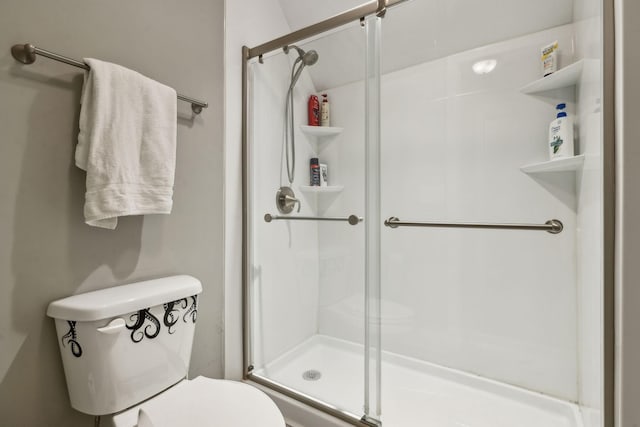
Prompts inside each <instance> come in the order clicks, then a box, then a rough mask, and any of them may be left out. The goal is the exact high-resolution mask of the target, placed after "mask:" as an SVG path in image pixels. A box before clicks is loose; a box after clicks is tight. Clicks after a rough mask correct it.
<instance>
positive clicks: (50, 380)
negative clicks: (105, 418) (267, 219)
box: [0, 0, 224, 426]
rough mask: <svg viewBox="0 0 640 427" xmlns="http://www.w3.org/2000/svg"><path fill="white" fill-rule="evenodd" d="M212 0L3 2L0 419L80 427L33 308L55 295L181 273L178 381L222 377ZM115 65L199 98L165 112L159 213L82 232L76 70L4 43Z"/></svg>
mask: <svg viewBox="0 0 640 427" xmlns="http://www.w3.org/2000/svg"><path fill="white" fill-rule="evenodd" d="M223 16H224V14H223V1H222V0H193V1H190V2H188V3H184V2H175V1H166V0H161V1H157V0H156V1H153V0H136V1H129V0H126V1H125V0H111V1H104V0H83V1H79V0H75V1H72V0H58V1H55V2H52V1H47V0H28V1H25V0H4V1H3V2H2V4H1V5H0V41H1V43H0V135H1V136H0V381H1V383H0V420H1V421H0V424H2V425H8V426H9V425H10V426H62V425H64V426H76V425H89V424H88V423H89V422H91V419H90V418H89V417H87V416H84V415H81V414H79V413H77V412H75V411H74V410H72V409H71V408H70V407H69V401H68V397H67V390H66V385H65V381H64V376H63V372H62V365H61V362H60V356H59V353H58V344H57V338H56V335H55V330H54V326H53V321H52V320H51V319H48V318H47V317H45V309H46V307H47V304H48V303H49V302H50V301H52V300H54V299H57V298H61V297H64V296H67V295H71V294H75V293H79V292H86V291H89V290H94V289H100V288H105V287H108V286H113V285H118V284H123V283H128V282H131V281H136V280H140V279H147V278H155V277H160V276H164V275H170V274H176V273H187V274H192V275H194V276H196V277H198V278H200V279H201V280H202V282H203V285H204V293H203V295H202V298H201V302H200V311H199V314H198V316H199V317H198V330H197V332H196V341H195V348H194V355H193V357H192V362H191V375H207V376H211V377H220V376H222V369H223V366H222V347H223V326H222V322H223V285H222V281H223V279H222V277H223V274H222V268H223V240H222V237H223V236H222V234H223V231H222V230H223V227H222V212H223V206H222V195H223V186H222V180H223V162H222V148H223V144H222V97H223V68H222V58H223V31H224V30H223ZM25 42H31V43H34V44H35V45H37V46H40V47H42V48H45V49H49V50H52V51H54V52H59V53H61V54H64V55H67V56H71V57H74V58H82V57H83V56H89V57H96V58H100V59H104V60H107V61H112V62H117V63H120V64H122V65H124V66H127V67H130V68H133V69H136V70H138V71H140V72H141V73H143V74H145V75H147V76H149V77H151V78H154V79H157V80H159V81H162V82H164V83H166V84H168V85H170V86H173V87H175V88H176V89H177V90H178V91H179V92H181V93H183V94H186V95H191V96H193V97H196V98H201V99H204V100H208V101H209V102H210V103H211V107H210V108H209V109H207V110H205V111H204V112H203V114H202V115H201V116H200V117H197V118H195V120H192V119H191V111H190V108H189V105H188V104H186V103H182V102H180V103H179V106H178V109H179V116H180V117H179V118H178V155H177V157H178V161H177V169H176V184H175V195H174V208H173V213H172V214H171V215H170V216H147V217H144V218H143V217H129V218H124V219H121V220H120V221H119V225H118V228H117V229H116V230H115V231H107V230H99V229H94V228H91V227H88V226H86V225H85V224H84V223H83V217H82V207H83V198H84V179H85V174H84V172H82V171H80V170H79V169H77V168H76V167H75V166H74V163H73V152H74V144H75V141H76V135H77V131H78V129H77V120H78V113H79V104H78V100H79V96H80V90H81V86H82V77H81V74H80V72H79V70H77V69H75V68H72V67H69V66H66V65H63V64H59V63H56V62H53V61H51V60H48V59H46V58H39V59H38V60H37V61H36V63H35V64H33V65H30V66H22V65H19V64H17V63H16V62H15V61H14V60H13V58H12V57H11V55H10V53H9V47H10V46H11V45H12V44H14V43H25Z"/></svg>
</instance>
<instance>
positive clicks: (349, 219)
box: [264, 213, 363, 225]
mask: <svg viewBox="0 0 640 427" xmlns="http://www.w3.org/2000/svg"><path fill="white" fill-rule="evenodd" d="M278 220H288V221H346V222H348V223H349V224H351V225H358V223H360V222H362V221H363V218H361V217H359V216H356V215H349V216H348V217H346V218H345V217H318V216H279V215H271V214H269V213H268V214H265V215H264V222H271V221H278Z"/></svg>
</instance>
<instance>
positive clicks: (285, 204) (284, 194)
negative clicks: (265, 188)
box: [276, 187, 301, 214]
mask: <svg viewBox="0 0 640 427" xmlns="http://www.w3.org/2000/svg"><path fill="white" fill-rule="evenodd" d="M296 203H297V204H298V212H300V205H301V203H300V200H299V199H297V198H296V195H295V193H294V192H293V190H292V189H291V187H280V189H278V191H277V192H276V207H277V208H278V211H280V213H283V214H288V213H291V212H292V211H293V208H294V207H295V206H296Z"/></svg>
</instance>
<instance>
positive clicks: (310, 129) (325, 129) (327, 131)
mask: <svg viewBox="0 0 640 427" xmlns="http://www.w3.org/2000/svg"><path fill="white" fill-rule="evenodd" d="M300 129H301V130H302V132H303V133H304V134H306V135H311V136H316V137H328V136H336V135H339V134H340V133H342V128H339V127H333V126H306V125H300Z"/></svg>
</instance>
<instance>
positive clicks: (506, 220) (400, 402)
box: [243, 0, 612, 427]
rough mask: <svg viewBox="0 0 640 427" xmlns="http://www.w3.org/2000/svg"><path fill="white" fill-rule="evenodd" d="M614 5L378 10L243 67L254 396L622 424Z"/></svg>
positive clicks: (260, 54)
mask: <svg viewBox="0 0 640 427" xmlns="http://www.w3.org/2000/svg"><path fill="white" fill-rule="evenodd" d="M602 7H603V4H602V2H600V1H596V0H560V1H558V0H553V1H552V0H543V1H538V2H530V1H527V0H517V1H514V0H504V1H501V0H498V1H489V0H483V1H475V0H461V1H457V2H451V1H446V0H405V1H397V0H396V1H387V2H384V1H373V2H369V3H363V4H362V5H361V6H358V7H356V8H355V9H351V10H349V11H346V12H344V13H342V14H340V15H338V16H335V17H333V18H330V19H327V20H324V21H322V20H321V19H320V18H319V20H320V21H321V22H320V23H318V24H316V25H312V26H311V27H307V28H303V29H300V30H297V31H294V32H293V33H291V34H288V35H283V36H282V37H280V38H278V39H275V40H272V41H265V43H263V44H261V45H258V46H255V47H247V48H245V49H244V50H243V52H244V57H245V63H244V68H243V72H244V108H243V115H244V123H245V128H244V131H245V135H244V159H243V161H244V173H245V176H244V178H245V188H244V203H245V211H246V212H245V218H244V239H245V240H244V247H245V256H244V322H245V323H244V331H245V337H244V358H245V359H244V363H245V378H246V379H247V380H249V381H253V382H255V383H258V384H260V385H262V386H264V387H266V388H267V389H268V390H273V391H274V393H280V394H284V395H286V396H288V397H291V398H294V399H296V400H297V401H299V402H302V403H304V404H305V405H309V406H310V407H313V408H315V409H319V410H321V411H324V412H326V413H328V414H330V415H333V416H334V417H336V418H338V419H340V420H342V421H346V422H348V423H351V424H353V425H360V426H378V425H383V426H392V427H405V426H406V427H408V426H430V427H431V426H434V427H454V426H457V427H460V426H467V427H502V426H509V427H513V426H518V427H542V426H544V427H609V425H610V424H609V422H610V420H611V418H610V417H611V413H610V411H609V404H610V402H608V400H607V399H606V398H605V396H607V395H608V394H609V393H608V387H610V378H611V375H612V372H611V369H610V365H608V363H607V360H608V358H609V357H610V354H611V351H612V349H611V346H610V340H609V339H608V337H610V333H611V330H612V326H611V322H610V319H609V318H608V317H607V315H606V312H607V310H606V307H607V305H606V301H605V295H607V292H608V289H610V286H611V276H610V274H609V273H608V272H609V271H610V268H609V266H608V265H607V264H606V263H605V260H606V259H607V258H608V257H607V253H608V252H607V251H609V250H610V249H611V244H610V243H611V241H610V240H609V239H610V237H609V235H608V234H607V233H606V229H607V217H606V215H605V213H604V208H603V194H605V192H607V191H611V188H612V187H611V183H612V177H611V176H610V174H609V172H607V171H606V170H605V168H604V167H603V164H605V161H606V160H607V155H608V154H607V153H610V152H609V151H607V149H606V144H607V143H606V142H605V138H604V137H603V114H604V112H605V111H606V110H607V108H611V106H610V104H609V103H610V101H609V98H608V95H606V94H605V92H604V89H603V87H604V85H603V82H605V81H606V76H605V75H604V74H603V71H602V69H603V68H602V57H603V49H604V47H603V40H604V36H603V34H604V33H603V32H604V31H605V29H604V28H605V27H604V25H603V18H602ZM498 10H499V13H497V11H498ZM554 42H557V46H558V50H557V52H556V57H555V60H556V61H557V62H556V65H557V71H555V72H554V73H552V74H550V75H547V76H543V68H542V63H541V59H542V58H541V48H542V47H544V46H546V45H549V44H550V43H554ZM324 94H326V95H327V97H328V100H329V102H330V104H331V123H330V126H309V123H308V122H307V116H308V115H307V108H308V100H309V97H310V96H311V95H317V96H320V95H324ZM559 104H564V105H565V106H564V110H563V111H565V112H566V114H567V115H568V116H569V117H571V118H572V120H573V121H574V127H573V131H574V144H575V153H573V155H569V156H566V157H563V158H558V159H553V160H552V159H550V154H549V146H548V138H549V127H550V123H551V122H552V120H554V119H555V118H556V115H557V112H556V108H557V106H558V105H559ZM312 158H314V159H315V158H318V159H319V160H320V162H321V163H323V164H326V165H327V167H328V178H327V180H328V184H327V185H326V186H317V185H311V184H312V183H311V182H310V170H309V161H310V159H312ZM296 165H297V167H296ZM283 188H287V189H288V190H283ZM274 195H276V197H275V198H274ZM285 205H286V207H287V209H286V210H285V211H283V210H282V209H281V207H282V206H285ZM294 207H295V208H297V209H294ZM609 391H610V390H609ZM285 415H286V414H285Z"/></svg>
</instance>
